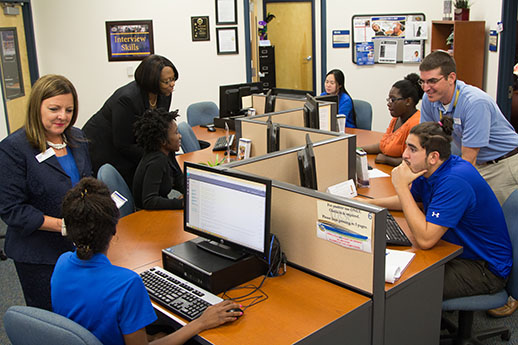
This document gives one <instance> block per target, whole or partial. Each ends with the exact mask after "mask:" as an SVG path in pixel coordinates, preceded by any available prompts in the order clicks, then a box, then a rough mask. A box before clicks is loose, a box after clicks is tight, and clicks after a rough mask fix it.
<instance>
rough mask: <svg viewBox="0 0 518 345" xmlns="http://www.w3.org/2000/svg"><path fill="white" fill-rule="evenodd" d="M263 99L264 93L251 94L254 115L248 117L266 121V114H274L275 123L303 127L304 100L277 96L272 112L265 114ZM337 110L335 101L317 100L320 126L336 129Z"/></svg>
mask: <svg viewBox="0 0 518 345" xmlns="http://www.w3.org/2000/svg"><path fill="white" fill-rule="evenodd" d="M265 99H266V98H265V96H264V95H252V107H253V108H254V109H255V110H256V116H253V117H250V118H252V119H256V120H258V121H267V120H268V116H275V120H274V121H275V122H276V123H281V124H285V125H292V126H299V127H304V112H303V107H304V104H305V103H306V101H305V100H300V99H292V98H282V97H280V96H277V100H276V101H275V111H274V112H273V113H267V114H265V113H264V108H265V105H264V102H265ZM299 111H300V112H299ZM337 112H338V107H337V104H336V103H333V102H324V101H318V113H319V124H320V128H322V129H326V130H331V131H337V130H338V129H337V123H336V114H337ZM299 116H300V117H299Z"/></svg>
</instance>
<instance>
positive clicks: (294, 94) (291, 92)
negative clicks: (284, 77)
mask: <svg viewBox="0 0 518 345" xmlns="http://www.w3.org/2000/svg"><path fill="white" fill-rule="evenodd" d="M271 90H273V94H274V95H276V96H283V97H288V98H297V99H304V98H305V97H306V95H307V94H308V93H309V94H310V95H314V94H315V93H314V92H313V91H310V90H296V89H281V88H278V87H274V88H271Z"/></svg>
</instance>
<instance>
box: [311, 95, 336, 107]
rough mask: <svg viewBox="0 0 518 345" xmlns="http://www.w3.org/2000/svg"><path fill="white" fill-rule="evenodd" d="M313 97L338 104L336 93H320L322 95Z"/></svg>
mask: <svg viewBox="0 0 518 345" xmlns="http://www.w3.org/2000/svg"><path fill="white" fill-rule="evenodd" d="M315 99H316V100H317V101H323V102H334V103H336V105H338V103H339V101H340V99H339V97H338V95H322V96H316V97H315Z"/></svg>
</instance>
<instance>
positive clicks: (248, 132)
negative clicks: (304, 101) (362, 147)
mask: <svg viewBox="0 0 518 345" xmlns="http://www.w3.org/2000/svg"><path fill="white" fill-rule="evenodd" d="M306 134H309V137H310V138H311V141H312V142H317V141H322V140H326V139H330V138H336V137H338V136H340V135H341V134H340V133H337V132H330V131H323V130H319V129H313V128H306V127H297V126H290V125H283V124H279V134H278V135H279V149H280V150H284V149H288V148H291V147H296V146H302V145H305V144H306ZM236 135H237V137H238V138H247V139H250V140H251V141H252V148H251V155H250V156H251V157H255V156H260V155H264V154H266V153H267V137H268V134H267V124H266V122H263V121H257V120H252V119H250V118H246V119H240V120H239V121H237V122H236ZM342 135H343V134H342Z"/></svg>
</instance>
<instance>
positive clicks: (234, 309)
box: [227, 308, 244, 317]
mask: <svg viewBox="0 0 518 345" xmlns="http://www.w3.org/2000/svg"><path fill="white" fill-rule="evenodd" d="M227 312H229V313H233V312H240V313H241V315H238V316H237V317H239V316H242V315H243V314H244V312H243V310H242V309H241V308H232V309H229V310H227Z"/></svg>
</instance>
